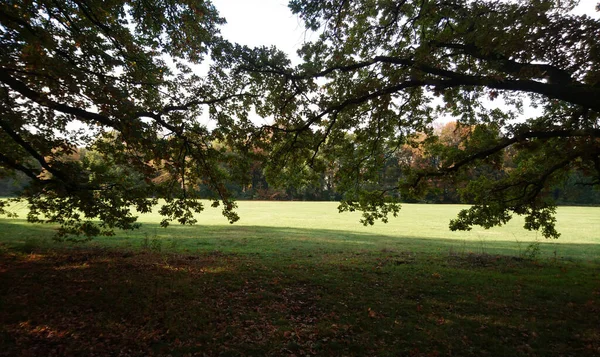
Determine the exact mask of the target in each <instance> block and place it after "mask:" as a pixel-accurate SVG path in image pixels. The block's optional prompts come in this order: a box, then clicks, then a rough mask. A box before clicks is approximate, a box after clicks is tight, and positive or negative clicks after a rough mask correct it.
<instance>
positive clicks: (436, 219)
mask: <svg viewBox="0 0 600 357" xmlns="http://www.w3.org/2000/svg"><path fill="white" fill-rule="evenodd" d="M239 204H240V208H239V213H240V215H241V217H242V218H241V220H240V221H239V222H238V223H236V224H234V225H230V224H228V223H227V221H226V220H225V218H224V217H222V216H221V215H220V211H219V210H218V209H211V208H207V209H206V210H205V211H204V212H203V213H202V214H200V215H198V219H199V223H198V225H196V226H180V225H177V224H173V225H171V226H170V227H168V228H167V229H164V228H161V227H160V226H159V225H158V222H160V220H161V217H160V216H159V215H158V214H156V213H154V214H147V215H143V216H141V217H140V222H142V223H143V227H142V229H140V230H136V231H121V232H117V233H118V234H117V236H115V237H109V238H103V237H100V238H97V239H95V240H94V241H93V242H91V243H90V244H88V245H101V246H111V247H121V248H138V247H142V246H144V245H148V244H149V243H153V246H154V247H155V249H158V248H160V249H161V250H162V251H186V252H198V251H199V252H211V251H220V252H224V253H248V254H250V253H251V254H262V255H269V254H282V253H290V252H297V251H303V250H304V251H311V252H312V251H314V250H318V251H321V252H331V251H358V250H367V251H379V250H382V249H392V250H401V251H411V252H424V253H448V252H460V253H468V252H473V253H488V254H503V255H513V256H519V255H522V254H523V253H524V252H525V250H526V249H527V247H528V246H529V245H530V244H531V243H532V242H538V243H539V248H540V251H539V254H540V257H547V258H554V257H564V258H568V259H579V260H590V261H594V260H598V259H600V244H599V243H600V207H560V208H559V211H558V217H557V218H558V230H559V232H561V233H562V236H561V237H560V239H558V240H554V239H545V238H543V237H542V236H541V234H539V233H537V232H530V231H526V230H524V229H523V228H522V226H523V220H522V219H520V217H516V218H515V219H513V221H511V222H510V223H509V224H508V225H507V226H504V227H501V228H493V229H489V230H485V229H482V228H479V227H474V229H473V231H470V232H451V231H450V230H449V229H448V222H449V221H450V219H452V218H453V217H455V215H456V214H457V212H458V211H459V210H460V209H462V208H465V207H466V206H461V205H420V204H405V205H403V207H402V210H401V212H400V215H399V217H398V218H395V219H391V220H390V222H389V223H388V224H383V223H377V224H375V225H374V226H369V227H364V226H363V225H362V224H360V223H359V219H360V214H359V213H342V214H340V213H337V209H336V207H337V203H335V202H257V201H245V202H240V203H239ZM16 212H17V213H19V216H20V217H21V219H10V220H9V219H0V242H4V243H5V244H8V245H11V246H16V247H18V246H19V245H28V246H53V245H54V244H53V242H52V240H51V237H52V235H53V227H52V226H48V225H30V224H28V223H27V222H26V221H25V220H24V217H25V214H26V210H25V209H23V208H22V207H17V209H16ZM61 245H64V244H61Z"/></svg>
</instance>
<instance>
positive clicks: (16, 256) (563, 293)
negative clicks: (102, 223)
mask: <svg viewBox="0 0 600 357" xmlns="http://www.w3.org/2000/svg"><path fill="white" fill-rule="evenodd" d="M335 207H336V204H335V203H308V202H241V203H240V214H241V216H242V220H241V221H240V222H239V223H238V224H235V225H229V224H227V223H226V221H225V219H224V218H222V217H220V216H219V212H218V211H216V210H207V211H206V212H205V213H204V214H202V215H201V216H199V218H200V225H198V226H193V227H181V226H175V225H174V226H172V227H169V228H168V229H161V228H158V225H157V222H158V220H159V217H158V216H155V215H145V216H143V217H142V218H141V220H142V221H143V222H144V226H143V228H142V229H141V230H139V231H133V232H121V233H119V235H118V236H117V237H112V238H98V239H96V240H94V241H92V242H89V243H86V244H79V245H71V244H58V243H52V241H51V240H50V239H51V236H52V228H53V227H52V226H43V225H42V226H39V225H29V224H26V223H25V222H24V221H22V220H18V219H17V220H8V219H3V220H0V356H149V355H153V356H265V355H268V356H449V355H454V356H600V320H599V318H598V316H599V313H600V261H599V259H598V256H599V254H598V253H599V250H598V243H599V240H600V234H599V233H598V232H600V209H599V208H575V207H562V208H560V209H559V215H558V219H559V230H560V231H561V232H562V233H563V236H562V237H561V238H560V239H559V240H555V241H551V242H548V241H546V240H544V239H542V238H539V237H537V236H536V234H535V233H531V232H526V231H524V230H522V229H521V228H520V224H519V222H513V223H511V224H510V225H509V226H507V227H503V228H500V229H493V230H489V231H486V230H479V229H476V230H474V231H472V232H449V231H448V229H447V224H448V220H449V219H450V218H451V217H452V216H453V215H454V214H455V213H456V212H457V211H458V210H459V209H460V206H439V205H404V206H403V209H402V211H401V216H400V217H399V218H398V219H397V220H392V221H391V222H390V223H389V224H387V225H384V224H377V225H375V226H374V227H362V226H361V225H360V224H358V218H359V217H358V215H351V214H338V213H336V210H335ZM537 238H539V239H538V240H539V241H540V242H541V243H540V246H541V251H542V255H540V256H537V257H535V256H534V258H536V259H528V258H529V257H531V256H529V257H528V256H527V254H526V253H527V247H528V246H529V245H530V243H531V242H535V241H536V239H537ZM554 252H556V254H555V253H554Z"/></svg>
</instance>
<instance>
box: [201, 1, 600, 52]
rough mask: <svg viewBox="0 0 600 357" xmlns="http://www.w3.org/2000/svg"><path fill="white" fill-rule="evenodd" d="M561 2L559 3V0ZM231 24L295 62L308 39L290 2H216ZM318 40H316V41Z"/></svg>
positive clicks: (232, 36)
mask: <svg viewBox="0 0 600 357" xmlns="http://www.w3.org/2000/svg"><path fill="white" fill-rule="evenodd" d="M557 1H558V0H557ZM598 1H600V0H580V3H579V6H578V7H577V9H576V11H575V13H577V14H588V15H590V16H593V17H596V18H597V17H599V15H600V14H599V13H598V12H596V11H595V6H596V4H597V3H598ZM212 2H213V4H214V5H215V6H216V8H217V10H218V11H219V13H220V14H221V16H223V17H225V19H226V20H227V24H226V25H225V26H223V28H222V30H221V32H222V34H223V36H224V37H225V38H226V39H228V40H230V41H232V42H237V43H240V44H244V45H248V46H271V45H275V46H277V47H278V48H279V49H280V50H282V51H284V52H286V53H288V54H289V55H290V56H291V57H292V59H293V60H294V59H297V57H296V56H295V54H296V50H297V49H298V48H299V47H300V46H301V45H302V43H303V42H304V41H305V36H308V38H306V40H311V38H310V34H308V35H307V34H306V32H305V31H304V27H303V26H302V23H301V21H300V19H299V18H298V17H297V16H295V15H293V14H292V12H291V11H290V10H289V9H288V6H287V4H288V1H286V0H213V1H212ZM312 39H313V40H314V38H312Z"/></svg>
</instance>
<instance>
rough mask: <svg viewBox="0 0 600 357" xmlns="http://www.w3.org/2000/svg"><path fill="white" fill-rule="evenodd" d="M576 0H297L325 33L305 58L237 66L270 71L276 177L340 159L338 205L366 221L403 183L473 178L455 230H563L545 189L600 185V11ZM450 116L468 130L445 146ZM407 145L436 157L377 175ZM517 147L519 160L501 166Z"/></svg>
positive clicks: (300, 11) (259, 55)
mask: <svg viewBox="0 0 600 357" xmlns="http://www.w3.org/2000/svg"><path fill="white" fill-rule="evenodd" d="M575 5H577V1H554V0H531V1H508V0H507V1H504V0H354V1H348V0H330V1H317V0H292V1H291V2H290V5H289V6H290V8H291V9H292V11H293V12H294V13H296V14H297V15H298V16H299V17H300V18H302V19H303V20H304V23H305V25H306V28H307V30H308V31H310V32H311V33H312V35H311V36H307V37H309V38H310V37H313V38H315V37H317V39H315V40H314V41H311V42H308V43H306V44H305V45H304V46H303V47H302V49H301V50H300V51H299V54H300V55H301V56H302V58H303V62H302V63H301V64H300V65H298V66H296V67H293V66H286V65H284V64H282V63H281V62H280V61H278V60H277V59H276V58H271V57H269V56H268V55H267V54H266V52H265V51H254V52H249V53H247V54H246V55H245V58H244V62H240V63H239V65H238V70H239V73H252V76H255V77H256V78H261V80H262V81H263V82H265V83H267V82H266V81H267V80H266V79H267V78H270V79H271V82H268V83H267V87H266V89H265V90H264V91H265V92H266V93H269V95H268V97H267V98H266V100H267V101H268V105H267V106H268V107H269V109H270V110H269V111H268V114H269V115H271V116H272V117H273V125H271V126H270V129H271V131H272V138H271V142H272V151H271V155H272V161H271V164H270V170H271V171H272V172H274V174H273V176H274V177H276V178H279V179H280V180H282V177H285V175H288V176H290V177H292V178H293V177H294V176H295V175H298V174H301V173H302V170H301V167H302V166H303V165H307V166H309V167H312V168H313V169H315V170H317V171H319V170H323V168H324V167H327V165H329V164H330V163H334V162H335V165H336V170H337V172H338V173H339V174H338V175H337V180H338V182H337V185H338V187H339V188H340V189H341V190H342V191H343V192H344V193H345V200H344V201H343V202H342V205H341V206H340V209H341V210H342V211H345V210H362V211H363V212H364V217H363V221H364V222H365V223H366V224H369V223H373V222H374V220H376V219H384V220H386V219H387V216H388V214H394V215H395V214H397V212H398V209H399V205H398V203H397V202H396V198H397V197H398V196H399V194H398V193H400V194H402V195H411V196H414V195H420V194H423V193H425V192H426V189H427V187H430V186H431V185H432V184H435V182H436V181H439V180H444V181H447V182H453V183H457V185H458V184H459V183H462V186H464V187H462V186H461V188H460V194H461V196H462V198H463V200H464V201H467V202H471V203H473V205H472V207H470V208H469V209H465V210H463V211H461V212H460V214H459V215H458V217H457V218H456V219H455V220H453V221H452V222H451V223H450V228H451V229H453V230H455V229H470V228H471V227H472V226H473V225H480V226H483V227H492V226H496V225H501V224H504V223H506V222H507V221H508V220H510V219H511V217H512V214H518V215H524V216H525V227H526V228H528V229H541V231H542V233H543V235H544V236H546V237H558V235H559V234H558V232H557V231H556V229H555V218H554V215H553V214H554V213H555V203H554V202H553V200H552V197H551V195H549V194H548V190H549V189H550V188H551V187H552V186H553V185H554V184H556V183H557V182H560V181H562V180H565V179H566V178H567V177H569V176H570V175H572V174H573V173H574V172H578V173H580V174H581V175H579V176H578V177H585V179H584V180H582V181H581V182H580V184H582V185H593V186H596V187H598V186H600V121H599V114H600V42H599V41H598V38H600V37H599V36H600V21H599V20H598V19H597V18H592V17H590V16H587V15H579V16H578V15H573V14H572V12H571V11H572V9H573V8H574V6H575ZM275 79H278V81H276V80H275ZM440 118H444V119H446V120H456V121H457V128H458V130H462V129H460V128H468V130H469V135H468V136H465V137H464V140H463V142H462V143H461V145H444V144H443V143H442V142H440V138H439V135H436V134H435V133H434V131H433V123H434V121H435V120H437V119H440ZM423 134H426V137H427V138H426V139H425V140H421V138H422V135H423ZM404 145H410V146H413V147H415V148H419V150H420V151H421V152H422V153H423V155H424V157H429V158H430V160H429V164H428V165H427V167H422V168H419V169H415V167H411V165H406V164H405V165H403V167H402V177H401V178H400V180H398V182H396V184H394V185H382V184H380V182H379V181H378V179H377V177H378V173H379V172H380V171H381V170H382V168H383V167H384V166H385V164H386V162H387V160H388V159H389V158H390V157H393V156H394V155H395V153H397V152H398V151H399V150H401V148H402V147H403V146H404ZM507 150H508V151H510V155H508V156H510V159H511V163H512V165H513V166H514V168H512V169H507V170H503V169H502V168H503V162H504V160H505V159H506V158H507V154H506V152H507ZM394 192H395V193H396V194H394Z"/></svg>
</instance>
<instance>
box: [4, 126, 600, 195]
mask: <svg viewBox="0 0 600 357" xmlns="http://www.w3.org/2000/svg"><path fill="white" fill-rule="evenodd" d="M469 130H470V129H469V127H468V126H457V124H456V122H449V123H446V124H443V125H438V126H437V127H436V128H435V133H436V135H438V136H439V138H440V142H441V144H442V145H445V146H457V147H459V146H460V145H462V140H464V137H465V135H466V136H468V135H469V133H468V131H469ZM465 131H467V132H466V133H465ZM425 137H426V135H425V134H423V140H424V139H425ZM215 145H219V144H218V143H215ZM513 154H514V152H512V151H511V150H507V152H506V153H505V157H504V160H503V163H504V164H503V167H502V168H501V170H500V171H499V173H498V174H497V175H500V176H499V178H500V177H501V176H502V175H503V174H504V173H506V172H508V171H510V170H519V167H518V165H517V164H515V160H513V157H512V156H511V155H513ZM85 159H88V160H98V159H99V156H98V155H97V154H94V153H93V152H92V151H89V150H86V149H79V150H78V151H77V152H76V153H74V154H72V155H70V156H69V157H66V158H65V160H67V161H81V160H85ZM436 160H438V161H439V158H438V157H436V156H435V155H432V154H431V153H423V152H421V151H420V150H419V149H416V148H413V147H411V146H408V145H405V146H402V147H399V148H397V150H395V151H394V154H393V155H390V156H389V157H387V158H386V161H385V166H384V168H383V169H382V170H381V172H380V173H379V177H378V178H376V180H375V181H376V182H373V185H374V186H378V187H383V186H387V187H394V186H396V185H397V183H398V182H399V181H400V180H402V170H401V164H404V165H406V164H408V165H409V166H411V167H420V166H422V167H425V166H427V165H432V164H433V165H435V162H436ZM227 167H228V165H227V164H226V163H224V164H223V169H224V170H227ZM247 167H249V170H248V172H246V173H245V174H244V175H241V177H242V178H241V179H240V175H237V176H236V177H238V178H237V179H235V180H233V179H232V180H229V181H228V182H226V183H225V186H226V188H227V190H228V191H229V193H230V194H231V197H232V198H235V199H237V200H273V201H277V200H279V201H283V200H288V201H289V200H297V201H339V200H342V199H344V196H343V195H342V194H341V193H339V192H338V190H336V187H335V182H336V179H335V175H339V174H340V173H339V172H338V170H336V167H337V164H336V163H335V162H332V163H330V165H329V169H328V170H325V171H324V172H322V173H320V174H319V176H318V177H317V178H316V179H313V180H312V181H310V182H308V181H303V182H299V183H295V184H287V185H283V186H273V185H270V184H269V182H268V180H267V177H266V176H265V170H264V166H263V164H262V163H261V161H260V160H256V161H254V162H251V163H249V164H248V165H247ZM494 170H497V168H493V167H487V166H486V165H485V164H482V165H481V166H479V167H478V168H477V169H475V170H473V171H472V172H471V175H472V177H473V179H475V178H476V177H478V176H479V175H482V174H484V173H486V174H490V172H493V171H494ZM486 171H487V172H486ZM165 175H166V174H165ZM165 175H162V176H158V177H156V178H155V180H156V181H161V180H164V179H165V177H164V176H165ZM232 177H233V176H232ZM28 184H29V179H28V177H27V176H25V175H24V174H21V173H19V172H17V173H16V174H15V175H14V176H5V177H2V172H0V197H14V196H17V195H18V193H19V192H20V191H22V190H23V189H24V188H25V187H26V186H27V185H28ZM463 185H464V184H463ZM430 187H431V188H430V189H429V190H428V191H427V193H426V194H425V195H424V196H421V197H406V196H404V197H402V196H400V194H395V195H396V197H395V198H396V199H397V200H399V201H400V202H406V203H447V204H452V203H464V204H469V203H472V202H470V200H469V196H468V195H467V194H465V193H464V192H463V191H466V190H462V188H463V187H461V186H460V184H453V183H451V182H449V181H447V180H446V181H441V180H440V181H439V182H433V183H432V185H430ZM191 188H192V187H188V189H191ZM193 189H196V190H198V191H199V192H200V195H201V197H203V198H215V197H214V196H213V195H214V192H213V191H211V190H210V189H209V187H207V186H204V185H200V186H199V187H194V188H193ZM543 194H544V195H545V196H546V197H547V198H549V199H551V200H553V201H554V202H555V203H556V204H558V205H600V190H597V189H595V188H594V186H593V185H592V184H591V182H590V179H589V178H587V177H586V176H585V175H584V174H583V173H581V172H578V171H572V172H570V173H569V176H568V177H567V179H566V180H564V183H561V184H558V185H555V186H553V187H552V188H551V189H547V190H545V191H544V192H543ZM390 195H392V196H393V195H394V191H391V192H390Z"/></svg>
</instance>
